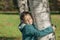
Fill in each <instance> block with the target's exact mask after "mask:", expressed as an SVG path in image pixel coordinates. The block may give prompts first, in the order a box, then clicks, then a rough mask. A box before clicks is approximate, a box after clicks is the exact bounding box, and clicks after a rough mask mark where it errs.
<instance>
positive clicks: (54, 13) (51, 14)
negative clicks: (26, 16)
mask: <svg viewBox="0 0 60 40" xmlns="http://www.w3.org/2000/svg"><path fill="white" fill-rule="evenodd" d="M0 14H3V15H19V13H0ZM50 14H51V15H60V13H50Z"/></svg>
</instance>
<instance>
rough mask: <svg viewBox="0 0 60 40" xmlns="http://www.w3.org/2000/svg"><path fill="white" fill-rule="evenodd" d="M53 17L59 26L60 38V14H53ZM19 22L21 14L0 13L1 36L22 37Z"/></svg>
mask: <svg viewBox="0 0 60 40" xmlns="http://www.w3.org/2000/svg"><path fill="white" fill-rule="evenodd" d="M51 18H52V23H53V24H54V25H56V26H57V29H56V38H57V40H60V38H59V37H60V34H59V33H60V32H59V29H60V27H59V26H60V15H51ZM19 23H20V20H19V15H5V14H0V37H19V38H20V39H21V32H20V31H19V30H18V25H19Z"/></svg>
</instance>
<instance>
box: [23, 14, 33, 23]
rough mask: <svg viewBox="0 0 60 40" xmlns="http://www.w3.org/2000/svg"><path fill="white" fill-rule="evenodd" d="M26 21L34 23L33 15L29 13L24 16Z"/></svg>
mask: <svg viewBox="0 0 60 40" xmlns="http://www.w3.org/2000/svg"><path fill="white" fill-rule="evenodd" d="M24 22H25V23H26V24H32V23H33V19H32V17H31V16H30V15H29V14H27V15H25V16H24Z"/></svg>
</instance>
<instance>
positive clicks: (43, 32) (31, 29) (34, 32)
mask: <svg viewBox="0 0 60 40" xmlns="http://www.w3.org/2000/svg"><path fill="white" fill-rule="evenodd" d="M24 32H25V35H33V36H37V37H43V36H45V35H47V34H50V33H52V32H53V29H52V27H48V28H46V29H44V30H37V29H35V28H34V27H33V26H32V25H25V28H24Z"/></svg>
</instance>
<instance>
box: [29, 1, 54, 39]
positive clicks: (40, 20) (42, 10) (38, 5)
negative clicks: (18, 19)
mask: <svg viewBox="0 0 60 40" xmlns="http://www.w3.org/2000/svg"><path fill="white" fill-rule="evenodd" d="M29 7H30V10H31V13H32V15H33V17H34V22H35V25H37V28H38V29H39V30H43V29H45V28H47V27H49V26H51V27H52V25H51V20H50V10H49V3H48V0H29ZM38 40H55V35H54V33H51V34H48V35H46V36H44V37H42V38H40V37H39V38H38Z"/></svg>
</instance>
